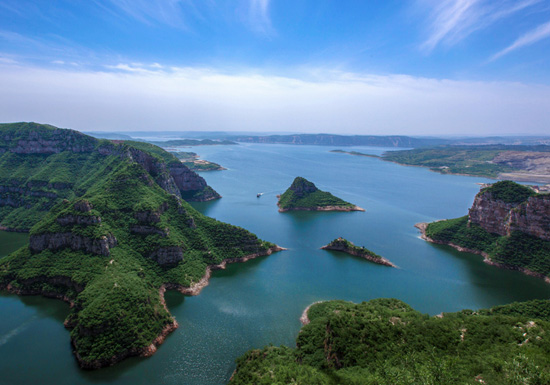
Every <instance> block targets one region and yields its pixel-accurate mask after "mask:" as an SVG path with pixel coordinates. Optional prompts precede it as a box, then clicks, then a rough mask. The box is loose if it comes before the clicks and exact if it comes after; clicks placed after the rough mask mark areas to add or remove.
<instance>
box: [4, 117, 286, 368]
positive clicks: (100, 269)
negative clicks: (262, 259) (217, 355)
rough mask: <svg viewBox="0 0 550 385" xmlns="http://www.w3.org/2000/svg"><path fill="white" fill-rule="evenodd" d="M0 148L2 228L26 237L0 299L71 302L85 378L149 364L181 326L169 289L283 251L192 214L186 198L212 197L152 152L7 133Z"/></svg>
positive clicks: (25, 128)
mask: <svg viewBox="0 0 550 385" xmlns="http://www.w3.org/2000/svg"><path fill="white" fill-rule="evenodd" d="M0 149H1V154H0V186H4V187H3V189H0V197H1V198H2V200H0V202H4V203H6V204H4V205H0V220H1V224H2V225H4V226H6V224H10V225H12V226H14V227H15V226H16V227H17V228H18V229H22V228H23V229H30V240H29V246H28V247H22V248H20V249H19V250H17V251H16V252H14V253H12V254H11V255H9V256H6V257H4V258H2V259H0V290H4V289H5V290H9V291H10V292H13V293H17V294H42V295H47V296H50V297H54V298H59V299H62V300H64V301H67V302H69V303H70V304H71V309H70V314H69V316H68V318H67V320H66V321H65V326H66V327H67V328H70V329H72V330H71V342H72V345H73V347H74V350H75V356H76V358H77V360H78V362H79V364H80V366H81V367H83V368H88V369H95V368H99V367H102V366H107V365H113V364H115V363H116V362H118V361H120V360H122V359H124V358H125V357H129V356H132V355H141V356H149V355H151V354H152V353H154V351H155V350H156V347H157V346H158V345H159V344H160V343H161V342H162V340H163V339H164V337H166V335H167V334H168V333H169V332H170V331H172V330H174V328H175V327H177V323H176V322H175V320H174V318H173V317H172V316H171V315H170V313H169V311H168V309H167V308H166V306H165V303H164V299H163V295H164V290H165V289H166V288H177V289H178V290H180V291H182V292H184V293H188V294H196V293H198V291H197V290H198V289H197V287H203V286H204V285H205V284H206V283H207V281H208V277H209V276H210V275H209V274H210V272H211V270H212V269H214V267H217V266H224V265H225V264H226V263H228V262H231V261H245V260H247V259H249V258H253V257H257V256H262V255H269V254H271V253H272V252H273V251H277V250H280V249H279V248H277V247H276V246H275V245H273V244H271V243H269V242H264V241H262V240H260V239H258V238H257V237H256V236H255V235H254V234H251V233H250V232H248V231H246V230H245V229H242V228H240V227H235V226H231V225H229V224H226V223H222V222H219V221H216V220H215V219H212V218H208V217H205V216H204V215H202V214H201V213H199V212H198V211H196V210H195V209H194V208H193V207H192V206H190V205H189V203H187V202H186V201H185V200H184V199H182V197H183V198H188V197H190V198H194V199H206V198H205V196H206V197H208V196H210V197H212V196H215V195H216V193H215V192H214V191H213V190H212V189H211V188H210V187H208V186H207V185H206V183H205V182H204V180H203V179H202V178H200V177H198V176H197V175H195V174H194V173H193V172H191V171H189V170H188V169H187V168H185V166H183V165H181V164H180V162H179V161H178V160H177V159H175V158H174V157H173V156H172V155H170V154H169V153H167V152H166V151H164V150H162V149H160V148H158V147H156V146H153V145H151V144H147V143H133V142H110V141H107V140H97V139H93V138H90V137H87V136H85V135H83V134H80V133H78V132H75V131H70V130H61V129H57V128H55V127H51V126H41V125H35V124H15V125H12V124H10V125H0ZM201 189H202V190H201ZM8 202H9V203H10V204H9V205H8V204H7V203H8ZM45 207H47V208H48V209H45ZM197 285H198V286H197Z"/></svg>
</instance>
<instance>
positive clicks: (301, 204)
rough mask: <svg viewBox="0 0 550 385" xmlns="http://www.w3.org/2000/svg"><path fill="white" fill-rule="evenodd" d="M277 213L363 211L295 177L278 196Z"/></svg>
mask: <svg viewBox="0 0 550 385" xmlns="http://www.w3.org/2000/svg"><path fill="white" fill-rule="evenodd" d="M277 206H279V212H285V211H298V210H302V211H365V210H364V209H362V208H361V207H359V206H356V205H354V204H352V203H349V202H346V201H345V200H343V199H340V198H337V197H335V196H334V195H332V194H331V193H329V192H325V191H321V190H319V189H318V188H317V187H316V186H315V184H313V183H312V182H310V181H308V180H307V179H305V178H302V177H296V178H295V179H294V181H293V182H292V185H291V186H290V187H289V188H288V189H287V190H286V191H285V192H284V193H283V194H282V195H280V196H279V201H278V202H277Z"/></svg>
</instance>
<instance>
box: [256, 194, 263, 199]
mask: <svg viewBox="0 0 550 385" xmlns="http://www.w3.org/2000/svg"><path fill="white" fill-rule="evenodd" d="M262 195H264V193H258V194H256V197H258V198H259V197H261V196H262Z"/></svg>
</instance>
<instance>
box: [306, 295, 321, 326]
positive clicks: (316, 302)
mask: <svg viewBox="0 0 550 385" xmlns="http://www.w3.org/2000/svg"><path fill="white" fill-rule="evenodd" d="M323 302H326V301H315V302H313V303H312V304H310V305H308V307H306V308H305V309H304V311H303V312H302V315H301V316H300V322H301V323H302V326H306V325H307V324H309V323H310V322H311V321H310V319H309V317H308V315H307V312H308V311H309V309H310V308H311V307H312V306H313V305H317V304H318V303H323Z"/></svg>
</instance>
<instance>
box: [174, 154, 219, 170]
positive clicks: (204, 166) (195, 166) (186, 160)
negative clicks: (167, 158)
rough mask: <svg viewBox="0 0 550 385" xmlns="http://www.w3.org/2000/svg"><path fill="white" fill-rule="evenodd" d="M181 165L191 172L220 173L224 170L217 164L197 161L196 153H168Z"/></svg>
mask: <svg viewBox="0 0 550 385" xmlns="http://www.w3.org/2000/svg"><path fill="white" fill-rule="evenodd" d="M170 154H172V155H174V156H175V157H176V158H178V159H179V160H180V161H181V163H183V165H184V166H185V167H187V168H189V169H190V170H192V171H220V170H226V169H225V168H223V167H222V166H220V165H219V164H217V163H214V162H209V161H207V160H202V159H199V156H198V155H197V153H196V152H185V151H170Z"/></svg>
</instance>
